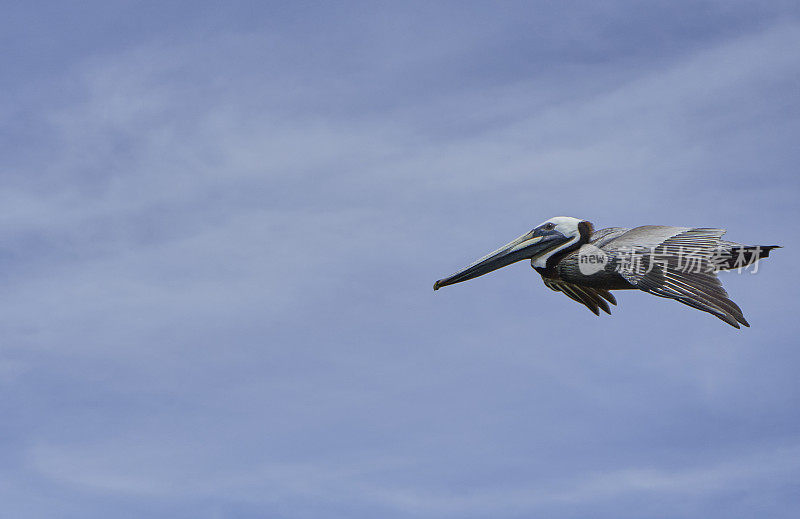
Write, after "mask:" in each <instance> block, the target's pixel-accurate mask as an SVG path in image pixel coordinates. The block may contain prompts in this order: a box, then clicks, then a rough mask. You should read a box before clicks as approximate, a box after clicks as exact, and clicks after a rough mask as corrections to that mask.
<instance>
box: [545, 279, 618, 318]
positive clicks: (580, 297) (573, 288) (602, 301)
mask: <svg viewBox="0 0 800 519" xmlns="http://www.w3.org/2000/svg"><path fill="white" fill-rule="evenodd" d="M542 281H544V284H545V286H547V288H549V289H550V290H555V291H556V292H562V293H564V295H566V296H567V297H569V298H570V299H572V300H575V301H577V302H579V303H581V304H582V305H585V306H586V308H588V309H589V310H591V311H592V312H594V314H595V315H600V310H601V309H602V310H603V311H604V312H605V313H607V314H611V308H610V307H609V306H608V303H611V304H612V305H616V304H617V300H616V298H615V297H614V296H613V295H612V294H611V292H609V291H608V290H603V289H598V288H590V287H583V286H580V285H576V284H574V283H567V282H566V281H558V280H554V279H548V278H542ZM606 301H608V303H607V302H606Z"/></svg>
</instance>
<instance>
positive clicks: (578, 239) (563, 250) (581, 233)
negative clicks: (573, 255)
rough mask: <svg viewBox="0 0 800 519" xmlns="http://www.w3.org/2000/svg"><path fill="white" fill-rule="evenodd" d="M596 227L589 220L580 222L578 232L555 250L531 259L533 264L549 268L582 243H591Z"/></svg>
mask: <svg viewBox="0 0 800 519" xmlns="http://www.w3.org/2000/svg"><path fill="white" fill-rule="evenodd" d="M592 232H594V227H593V226H592V224H591V223H589V222H587V221H583V222H580V223H579V224H578V233H577V234H576V235H575V236H573V237H572V238H570V240H569V241H567V242H565V243H563V244H561V245H559V246H558V247H556V248H554V249H553V250H549V251H547V252H546V253H544V254H542V255H541V256H537V257H536V258H534V259H532V260H531V266H532V267H533V268H535V269H548V268H552V267H553V266H555V264H556V263H558V260H560V259H561V258H562V257H564V256H565V255H566V254H569V253H570V252H572V251H574V250H578V249H580V248H581V246H582V245H584V244H586V243H589V240H590V239H591V238H592Z"/></svg>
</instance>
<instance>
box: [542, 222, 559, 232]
mask: <svg viewBox="0 0 800 519" xmlns="http://www.w3.org/2000/svg"><path fill="white" fill-rule="evenodd" d="M555 228H556V224H554V223H553V222H547V223H546V224H544V226H542V229H544V230H545V231H552V230H553V229H555Z"/></svg>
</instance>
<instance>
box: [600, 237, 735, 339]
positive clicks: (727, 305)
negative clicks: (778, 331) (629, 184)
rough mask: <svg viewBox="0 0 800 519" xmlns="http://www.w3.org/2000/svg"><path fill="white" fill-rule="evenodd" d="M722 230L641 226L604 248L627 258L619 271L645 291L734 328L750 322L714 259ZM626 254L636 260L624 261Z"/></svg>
mask: <svg viewBox="0 0 800 519" xmlns="http://www.w3.org/2000/svg"><path fill="white" fill-rule="evenodd" d="M723 234H725V230H724V229H709V228H696V229H688V228H683V227H663V226H645V227H637V228H635V229H632V230H631V231H629V232H627V233H625V234H624V235H623V236H620V237H619V238H618V239H616V240H613V241H611V242H610V243H608V244H607V245H606V247H605V250H606V251H608V252H612V253H613V254H614V255H615V256H616V257H617V260H618V261H621V262H623V264H622V265H621V268H619V269H618V270H617V272H618V273H619V274H620V275H621V276H622V277H624V278H625V279H627V280H628V281H629V282H631V283H632V284H633V285H635V286H636V287H637V288H639V289H640V290H643V291H645V292H648V293H650V294H653V295H656V296H659V297H666V298H670V299H675V300H676V301H679V302H681V303H683V304H685V305H688V306H691V307H692V308H697V309H698V310H702V311H704V312H708V313H710V314H712V315H715V316H716V317H719V318H720V319H722V320H723V321H725V322H726V323H728V324H730V325H731V326H733V327H735V328H739V323H741V324H743V325H744V326H750V324H748V322H747V321H746V320H745V318H744V315H743V314H742V309H741V308H739V306H738V305H737V304H736V303H734V302H733V301H731V300H730V299H729V298H728V293H727V292H726V291H725V289H724V288H722V283H720V281H719V279H717V276H716V274H715V272H714V265H712V264H711V259H712V258H713V257H714V253H715V251H717V250H719V248H720V246H721V244H722V240H720V238H721V237H722V235H723ZM643 244H646V246H642V245H643ZM626 254H628V255H630V258H631V259H633V260H634V261H630V262H629V264H624V263H625V261H626V258H625V255H626Z"/></svg>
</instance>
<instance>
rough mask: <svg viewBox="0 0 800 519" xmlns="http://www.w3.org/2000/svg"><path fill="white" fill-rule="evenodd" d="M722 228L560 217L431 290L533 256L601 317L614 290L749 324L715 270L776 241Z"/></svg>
mask: <svg viewBox="0 0 800 519" xmlns="http://www.w3.org/2000/svg"><path fill="white" fill-rule="evenodd" d="M723 234H725V230H724V229H710V228H688V227H670V226H663V225H646V226H643V227H636V228H633V229H625V228H621V227H611V228H608V229H601V230H599V231H594V227H593V226H592V224H591V223H590V222H588V221H586V220H580V219H578V218H572V217H569V216H558V217H555V218H551V219H550V220H547V221H545V222H543V223H542V224H541V225H539V226H537V227H535V228H534V229H533V230H532V231H530V232H529V233H527V234H524V235H523V236H520V237H519V238H517V239H516V240H514V241H512V242H511V243H509V244H507V245H505V246H503V247H501V248H500V249H498V250H496V251H495V252H493V253H491V254H489V255H488V256H485V257H483V258H481V259H480V260H478V261H476V262H475V263H473V264H471V265H469V266H467V267H465V268H464V269H462V270H460V271H459V272H457V273H455V274H453V275H452V276H450V277H448V278H445V279H440V280H439V281H437V282H436V283H435V284H434V286H433V289H434V290H438V289H439V288H441V287H443V286H447V285H451V284H453V283H459V282H461V281H467V280H468V279H472V278H475V277H478V276H481V275H483V274H486V273H488V272H491V271H493V270H496V269H498V268H501V267H504V266H506V265H509V264H511V263H515V262H517V261H521V260H523V259H530V260H531V266H532V267H533V268H534V269H536V271H537V272H538V273H539V274H541V276H542V279H543V281H544V283H545V285H546V286H547V287H548V288H550V289H552V290H555V291H559V292H563V293H564V294H566V295H567V296H569V297H570V298H572V299H574V300H575V301H578V302H579V303H582V304H584V305H586V306H587V307H588V308H589V309H590V310H591V311H593V312H594V313H595V314H598V315H599V313H600V312H599V310H600V309H602V310H603V311H605V312H606V313H609V314H610V313H611V311H610V309H609V306H608V303H611V304H614V305H616V304H617V302H616V299H615V298H614V296H613V295H611V292H610V291H611V290H625V289H639V290H643V291H645V292H648V293H650V294H653V295H657V296H660V297H667V298H671V299H675V300H677V301H680V302H681V303H683V304H686V305H689V306H691V307H693V308H697V309H699V310H703V311H704V312H709V313H711V314H713V315H715V316H716V317H719V318H720V319H722V320H723V321H725V322H726V323H728V324H730V325H731V326H734V327H736V328H739V324H743V325H744V326H750V325H749V324H748V323H747V321H746V320H745V318H744V315H742V310H741V309H740V308H739V307H738V306H737V305H736V303H734V302H733V301H731V300H730V299H729V298H728V294H727V292H725V289H724V288H722V284H721V283H720V282H719V279H717V276H716V271H717V270H730V269H735V268H742V267H745V266H749V265H752V264H753V263H755V262H756V261H757V260H759V259H760V258H764V257H767V256H768V255H769V252H770V250H772V249H774V248H776V247H777V246H776V245H770V246H747V245H741V244H738V243H733V242H729V241H725V240H722V239H721V238H722V235H723Z"/></svg>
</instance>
